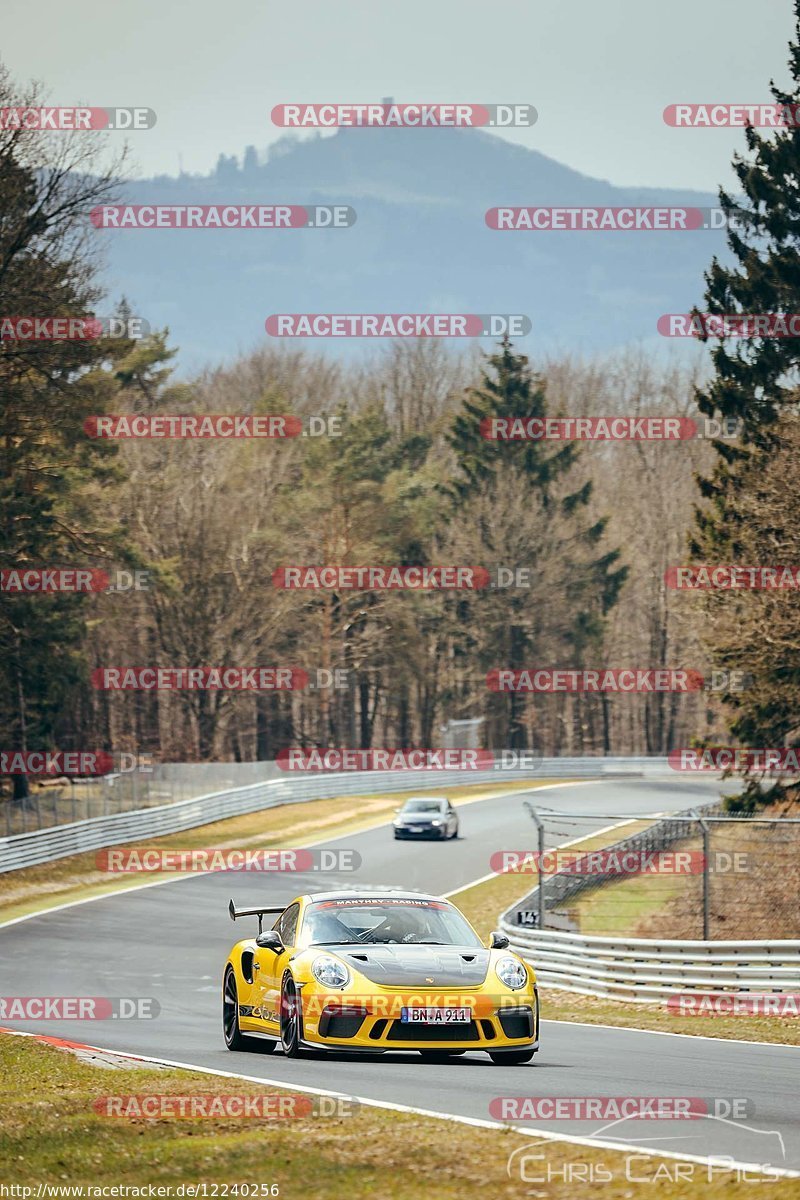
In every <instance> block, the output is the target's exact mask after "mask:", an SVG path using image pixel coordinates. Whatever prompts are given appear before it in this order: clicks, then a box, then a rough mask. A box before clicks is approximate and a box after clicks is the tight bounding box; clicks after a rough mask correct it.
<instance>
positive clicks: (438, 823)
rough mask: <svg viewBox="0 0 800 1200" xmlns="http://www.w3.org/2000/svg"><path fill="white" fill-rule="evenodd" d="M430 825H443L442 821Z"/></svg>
mask: <svg viewBox="0 0 800 1200" xmlns="http://www.w3.org/2000/svg"><path fill="white" fill-rule="evenodd" d="M431 825H444V821H431Z"/></svg>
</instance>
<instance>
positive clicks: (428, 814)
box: [392, 796, 458, 841]
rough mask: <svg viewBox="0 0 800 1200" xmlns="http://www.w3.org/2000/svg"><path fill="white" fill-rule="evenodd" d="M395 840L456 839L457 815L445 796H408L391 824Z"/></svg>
mask: <svg viewBox="0 0 800 1200" xmlns="http://www.w3.org/2000/svg"><path fill="white" fill-rule="evenodd" d="M392 826H393V828H394V836H395V838H426V837H428V838H440V839H441V840H442V841H444V840H445V839H446V838H455V837H458V814H457V813H456V810H455V809H454V808H453V806H452V804H451V803H450V801H449V800H448V799H447V797H446V796H409V798H408V800H406V802H405V804H404V805H403V807H402V808H398V809H397V816H396V817H395V819H394V821H393V822H392Z"/></svg>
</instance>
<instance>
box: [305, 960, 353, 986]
mask: <svg viewBox="0 0 800 1200" xmlns="http://www.w3.org/2000/svg"><path fill="white" fill-rule="evenodd" d="M311 974H312V975H313V976H314V978H315V979H316V980H318V982H319V983H321V984H324V986H325V987H334V988H343V987H345V985H346V984H348V983H349V982H350V972H349V971H348V969H347V967H346V966H345V965H344V963H341V962H339V960H338V959H337V958H331V956H330V954H320V955H319V956H318V957H317V958H315V959H314V961H313V963H312V964H311Z"/></svg>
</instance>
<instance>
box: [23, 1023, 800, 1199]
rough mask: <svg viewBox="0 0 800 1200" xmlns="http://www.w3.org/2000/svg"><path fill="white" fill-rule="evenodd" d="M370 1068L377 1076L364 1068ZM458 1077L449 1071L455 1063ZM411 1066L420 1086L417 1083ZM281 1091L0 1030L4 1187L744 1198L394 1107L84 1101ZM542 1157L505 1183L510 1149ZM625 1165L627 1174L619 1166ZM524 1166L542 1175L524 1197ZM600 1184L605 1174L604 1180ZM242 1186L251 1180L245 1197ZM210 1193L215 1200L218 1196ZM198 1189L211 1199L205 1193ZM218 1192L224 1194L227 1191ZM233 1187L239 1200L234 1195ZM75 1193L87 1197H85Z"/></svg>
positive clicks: (606, 1156)
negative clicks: (130, 1108)
mask: <svg viewBox="0 0 800 1200" xmlns="http://www.w3.org/2000/svg"><path fill="white" fill-rule="evenodd" d="M376 1069H379V1068H378V1067H376ZM454 1069H456V1070H457V1069H458V1068H454ZM424 1070H425V1068H424V1066H421V1067H420V1072H421V1082H420V1087H421V1089H424ZM287 1092H290V1089H275V1088H270V1087H266V1086H264V1087H262V1086H258V1085H256V1084H253V1083H247V1082H245V1081H243V1080H236V1079H223V1078H215V1077H212V1076H208V1075H202V1074H199V1073H195V1072H192V1071H183V1070H173V1069H172V1068H169V1069H163V1070H156V1069H153V1068H150V1067H146V1066H143V1067H136V1068H128V1067H123V1068H121V1069H118V1070H102V1069H99V1068H98V1067H97V1066H94V1065H92V1064H90V1063H87V1062H84V1061H81V1060H79V1059H77V1058H75V1057H74V1056H73V1055H72V1054H70V1053H67V1052H65V1051H64V1050H58V1049H55V1048H53V1047H51V1046H47V1045H42V1044H40V1043H37V1042H35V1041H34V1040H33V1039H29V1038H19V1037H13V1036H10V1035H7V1034H6V1035H0V1160H1V1161H3V1163H4V1165H5V1171H4V1182H5V1183H6V1184H8V1185H17V1186H18V1187H20V1186H28V1187H32V1188H33V1189H34V1191H33V1193H32V1194H33V1195H36V1188H37V1186H38V1185H39V1184H45V1185H51V1186H52V1185H55V1186H58V1185H62V1186H70V1185H72V1186H77V1185H83V1186H84V1187H89V1186H91V1187H95V1188H101V1187H114V1186H117V1187H119V1186H125V1185H127V1186H131V1187H142V1186H144V1187H147V1186H148V1185H162V1186H164V1185H166V1186H169V1187H176V1186H177V1185H179V1184H190V1183H193V1184H197V1183H206V1184H219V1185H221V1189H222V1186H223V1185H228V1187H229V1189H230V1187H231V1185H234V1184H249V1185H250V1186H251V1190H250V1192H249V1196H250V1197H253V1196H254V1195H255V1196H263V1195H269V1194H270V1193H269V1190H268V1189H269V1186H270V1185H272V1184H275V1185H277V1189H278V1194H279V1195H280V1196H281V1197H284V1198H286V1200H293V1198H295V1197H300V1196H302V1197H303V1198H304V1200H330V1197H331V1196H348V1197H351V1198H353V1200H361V1198H362V1197H364V1198H367V1197H375V1196H381V1197H387V1198H391V1200H426V1198H427V1197H430V1196H435V1197H436V1198H437V1200H479V1198H480V1200H483V1197H485V1196H486V1195H490V1196H493V1197H495V1196H496V1197H508V1198H511V1197H513V1198H515V1200H519V1197H521V1196H524V1195H534V1196H542V1197H548V1198H552V1200H568V1198H569V1200H571V1198H572V1197H574V1196H575V1194H576V1184H575V1182H574V1181H573V1179H570V1177H569V1176H570V1174H573V1176H574V1175H575V1173H577V1175H576V1177H577V1179H578V1180H582V1179H586V1177H587V1176H586V1172H587V1171H591V1172H593V1173H595V1174H596V1173H597V1172H599V1171H601V1170H602V1171H603V1172H604V1174H603V1175H602V1176H601V1178H602V1180H603V1195H604V1198H605V1200H645V1198H647V1200H652V1195H653V1191H652V1183H653V1182H654V1181H656V1180H660V1181H661V1182H662V1183H664V1182H666V1177H665V1175H664V1172H666V1171H670V1172H675V1171H676V1170H677V1169H678V1168H679V1167H680V1168H681V1169H682V1170H683V1171H684V1172H686V1171H687V1168H688V1169H689V1170H692V1169H693V1177H690V1178H687V1177H686V1175H685V1174H684V1178H683V1180H682V1181H679V1182H675V1183H671V1184H669V1188H670V1190H669V1195H670V1197H672V1198H673V1200H684V1198H685V1200H690V1198H691V1200H696V1198H697V1197H702V1198H703V1200H723V1198H724V1200H745V1197H747V1196H749V1195H751V1192H752V1183H747V1182H744V1181H742V1182H736V1181H735V1177H734V1176H733V1175H731V1174H726V1175H721V1174H719V1175H717V1176H716V1177H715V1178H714V1179H713V1180H712V1181H710V1182H709V1181H707V1168H705V1167H704V1166H700V1165H699V1164H687V1163H676V1162H670V1161H669V1160H664V1159H657V1158H650V1157H647V1156H645V1155H643V1154H638V1153H637V1155H636V1158H635V1171H636V1177H637V1178H638V1179H640V1180H641V1179H645V1180H647V1182H631V1181H630V1179H629V1178H628V1177H627V1176H628V1173H629V1172H630V1170H631V1167H630V1165H629V1164H627V1163H626V1155H625V1154H624V1152H621V1151H617V1150H604V1149H588V1148H586V1147H582V1146H572V1145H569V1144H568V1143H564V1142H561V1143H559V1142H553V1143H546V1144H542V1143H537V1142H536V1141H535V1140H531V1139H528V1138H525V1137H524V1136H522V1135H520V1134H518V1133H515V1132H514V1131H512V1130H510V1129H509V1130H503V1131H501V1132H498V1131H497V1130H492V1129H481V1128H476V1127H474V1126H469V1125H460V1124H457V1123H454V1122H446V1123H445V1122H443V1121H437V1120H435V1119H433V1118H430V1117H421V1116H416V1115H413V1114H407V1113H397V1112H389V1111H382V1110H380V1109H375V1108H368V1107H366V1106H364V1107H362V1108H361V1109H360V1111H358V1112H356V1113H355V1114H353V1115H348V1116H331V1117H323V1116H303V1117H294V1118H289V1119H283V1120H280V1119H277V1120H276V1119H272V1120H270V1119H266V1120H265V1119H258V1118H254V1117H246V1118H241V1119H235V1118H231V1117H227V1118H224V1117H213V1118H185V1119H174V1118H166V1117H150V1118H145V1117H135V1118H126V1117H108V1116H105V1115H101V1114H100V1113H98V1112H97V1111H96V1110H95V1108H94V1104H95V1102H97V1101H102V1100H103V1098H104V1097H108V1096H131V1095H135V1096H138V1097H141V1096H145V1095H157V1096H164V1095H178V1096H182V1097H183V1096H188V1095H198V1094H203V1095H206V1096H207V1095H208V1094H209V1093H214V1094H215V1095H226V1096H230V1095H236V1096H242V1095H247V1096H253V1095H275V1094H278V1095H280V1094H284V1095H285V1094H286V1093H287ZM526 1147H527V1148H530V1149H531V1150H532V1152H533V1153H536V1154H540V1155H541V1154H544V1155H545V1159H544V1161H541V1160H540V1161H537V1162H536V1163H529V1164H528V1167H527V1172H526V1175H524V1176H522V1177H521V1176H520V1173H519V1169H518V1168H517V1169H516V1170H513V1168H512V1175H511V1177H509V1174H508V1171H507V1163H508V1160H509V1156H510V1155H511V1154H512V1153H513V1152H514V1151H517V1150H518V1151H520V1153H519V1154H518V1155H516V1158H515V1163H518V1162H519V1159H520V1157H521V1156H522V1155H523V1154H524V1152H525V1148H526ZM626 1168H627V1169H626ZM531 1172H534V1173H535V1174H537V1175H538V1176H539V1177H542V1176H543V1175H545V1174H550V1175H552V1176H553V1179H552V1182H548V1183H546V1184H538V1185H537V1189H538V1190H536V1191H533V1192H531V1191H530V1182H531ZM609 1175H610V1176H611V1178H610V1179H609V1178H608V1176H609ZM253 1185H259V1186H261V1185H263V1187H262V1190H260V1191H254V1190H252V1189H253ZM221 1189H220V1191H218V1192H217V1193H216V1194H217V1195H223V1194H224V1193H223V1191H222V1190H221ZM208 1194H211V1193H208ZM227 1194H228V1195H231V1196H235V1195H236V1192H235V1191H232V1190H228V1193H227ZM246 1194H247V1193H245V1192H244V1190H243V1189H242V1191H241V1192H240V1193H239V1195H246ZM84 1195H91V1193H88V1192H85V1193H84ZM781 1195H782V1196H783V1197H792V1198H793V1200H794V1198H800V1180H782V1181H781Z"/></svg>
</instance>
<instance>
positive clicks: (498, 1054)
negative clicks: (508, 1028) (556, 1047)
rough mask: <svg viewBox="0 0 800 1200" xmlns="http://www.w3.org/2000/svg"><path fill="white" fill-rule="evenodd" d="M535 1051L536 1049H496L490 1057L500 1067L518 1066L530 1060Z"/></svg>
mask: <svg viewBox="0 0 800 1200" xmlns="http://www.w3.org/2000/svg"><path fill="white" fill-rule="evenodd" d="M535 1053H536V1051H535V1050H496V1051H495V1052H494V1053H493V1054H490V1055H489V1058H490V1059H491V1060H492V1062H493V1063H496V1065H497V1066H498V1067H516V1066H519V1065H520V1064H521V1063H526V1062H530V1061H531V1059H532V1058H533V1056H534V1054H535Z"/></svg>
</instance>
